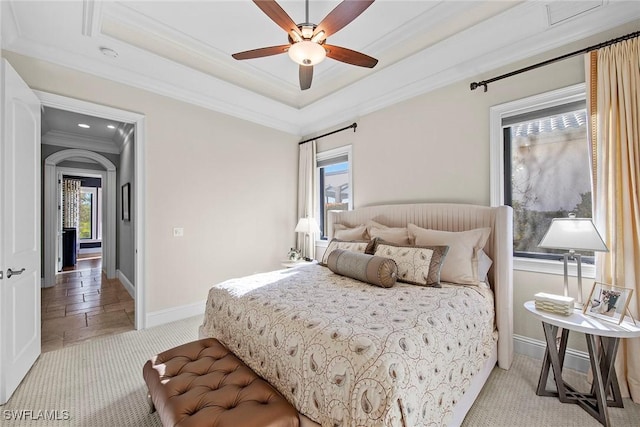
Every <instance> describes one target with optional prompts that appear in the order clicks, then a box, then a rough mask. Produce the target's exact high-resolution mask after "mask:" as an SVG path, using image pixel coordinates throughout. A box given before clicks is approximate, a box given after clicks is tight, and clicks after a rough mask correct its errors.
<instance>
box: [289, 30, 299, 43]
mask: <svg viewBox="0 0 640 427" xmlns="http://www.w3.org/2000/svg"><path fill="white" fill-rule="evenodd" d="M289 35H290V36H291V40H293V41H294V43H298V42H301V41H302V37H301V36H300V34H298V32H297V31H295V30H291V31H290V32H289Z"/></svg>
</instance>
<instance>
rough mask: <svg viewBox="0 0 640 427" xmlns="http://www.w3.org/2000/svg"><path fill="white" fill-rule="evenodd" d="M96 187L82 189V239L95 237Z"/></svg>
mask: <svg viewBox="0 0 640 427" xmlns="http://www.w3.org/2000/svg"><path fill="white" fill-rule="evenodd" d="M92 190H94V189H92V188H86V187H82V188H81V189H80V227H79V229H80V230H79V231H80V236H79V238H80V239H93V225H94V224H95V221H94V220H93V204H94V191H92Z"/></svg>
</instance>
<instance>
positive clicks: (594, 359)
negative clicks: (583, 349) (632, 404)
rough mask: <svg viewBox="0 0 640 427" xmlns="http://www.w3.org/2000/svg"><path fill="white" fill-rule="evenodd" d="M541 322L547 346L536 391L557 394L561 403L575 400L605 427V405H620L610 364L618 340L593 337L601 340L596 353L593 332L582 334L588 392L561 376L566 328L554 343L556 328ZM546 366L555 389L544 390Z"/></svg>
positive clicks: (567, 335)
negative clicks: (589, 375)
mask: <svg viewBox="0 0 640 427" xmlns="http://www.w3.org/2000/svg"><path fill="white" fill-rule="evenodd" d="M542 326H543V330H544V335H545V340H546V342H547V349H546V351H545V355H544V359H543V361H542V370H541V372H540V378H539V380H538V387H537V389H536V394H537V395H538V396H552V397H557V398H558V399H559V400H560V401H561V402H563V403H575V404H577V405H579V406H580V407H581V408H582V409H584V410H585V411H586V412H587V413H588V414H589V415H591V416H592V417H594V418H595V419H597V420H598V421H599V422H600V423H601V424H602V425H604V426H606V427H609V426H610V420H609V413H608V411H607V406H614V407H619V408H621V407H623V403H622V395H621V393H620V387H619V385H618V379H617V377H616V371H615V367H614V363H615V359H616V353H617V351H618V344H619V342H620V340H619V339H618V338H606V337H597V338H599V339H600V344H601V347H600V355H598V354H597V351H596V336H594V335H589V334H585V336H586V339H587V348H588V350H589V361H590V363H591V370H592V372H593V384H592V386H591V392H590V393H582V392H579V391H577V390H576V389H575V388H574V387H573V386H571V385H570V384H567V383H566V382H565V381H564V379H563V378H562V368H563V364H564V357H565V353H566V350H567V341H568V338H569V330H567V329H563V330H562V332H561V338H560V345H559V346H558V345H557V344H556V336H557V333H558V329H559V328H558V327H557V326H553V325H551V324H548V323H544V322H543V323H542ZM550 367H551V369H552V370H553V376H554V380H555V384H556V390H548V389H547V388H546V386H547V380H548V378H549V368H550ZM609 391H610V392H611V397H612V398H611V399H609V400H608V399H607V392H609Z"/></svg>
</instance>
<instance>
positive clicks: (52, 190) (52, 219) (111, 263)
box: [43, 149, 116, 287]
mask: <svg viewBox="0 0 640 427" xmlns="http://www.w3.org/2000/svg"><path fill="white" fill-rule="evenodd" d="M78 157H81V158H86V159H90V160H93V161H94V162H96V163H98V164H99V165H101V166H102V167H103V168H104V169H105V171H106V180H105V182H104V183H103V190H102V192H103V194H104V195H105V196H106V197H105V202H104V203H103V205H102V209H103V210H102V218H103V229H102V235H103V236H104V238H103V242H102V265H103V269H104V272H105V274H106V275H107V278H109V279H113V278H115V277H116V166H115V165H114V164H113V163H112V162H111V160H109V159H107V158H106V157H104V156H102V155H100V154H98V153H95V152H93V151H88V150H81V149H69V150H62V151H58V152H56V153H53V154H51V155H50V156H48V157H47V158H46V159H45V161H44V268H43V270H44V287H50V286H53V285H55V283H56V270H57V268H56V265H57V263H56V246H57V242H58V225H57V217H58V212H57V211H58V202H57V201H58V194H57V192H58V185H57V179H58V172H57V169H58V167H57V165H58V164H59V163H60V162H63V161H65V160H69V159H72V158H78Z"/></svg>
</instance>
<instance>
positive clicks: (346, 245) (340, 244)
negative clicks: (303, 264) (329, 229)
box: [320, 239, 373, 265]
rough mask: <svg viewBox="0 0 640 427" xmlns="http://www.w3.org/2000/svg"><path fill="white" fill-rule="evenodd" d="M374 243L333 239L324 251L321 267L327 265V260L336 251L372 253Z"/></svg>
mask: <svg viewBox="0 0 640 427" xmlns="http://www.w3.org/2000/svg"><path fill="white" fill-rule="evenodd" d="M372 247H373V242H372V241H363V240H353V241H347V240H340V239H331V241H330V242H329V245H328V246H327V249H325V251H324V255H322V261H321V262H320V264H321V265H327V258H329V255H331V252H333V251H334V250H336V249H344V250H347V251H350V252H358V253H368V252H372V251H373V250H372Z"/></svg>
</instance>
